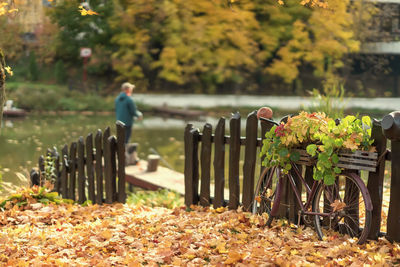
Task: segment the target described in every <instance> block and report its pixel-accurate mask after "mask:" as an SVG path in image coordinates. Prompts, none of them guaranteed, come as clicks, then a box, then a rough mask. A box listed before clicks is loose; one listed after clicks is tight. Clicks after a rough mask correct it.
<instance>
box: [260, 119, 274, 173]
mask: <svg viewBox="0 0 400 267" xmlns="http://www.w3.org/2000/svg"><path fill="white" fill-rule="evenodd" d="M260 125H261V143H260V151H261V149H262V146H263V143H262V142H263V140H264V139H265V134H266V133H267V132H268V131H269V130H271V128H272V127H273V126H274V124H272V123H270V122H267V121H260ZM264 159H265V155H263V156H262V157H261V163H262V162H263V161H264ZM261 165H262V164H261ZM264 168H265V167H264V166H261V169H260V174H261V173H262V172H263V171H264Z"/></svg>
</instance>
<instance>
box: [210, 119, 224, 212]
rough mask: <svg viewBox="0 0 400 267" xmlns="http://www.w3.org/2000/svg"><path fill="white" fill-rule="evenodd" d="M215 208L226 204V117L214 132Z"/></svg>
mask: <svg viewBox="0 0 400 267" xmlns="http://www.w3.org/2000/svg"><path fill="white" fill-rule="evenodd" d="M214 183H215V188H214V200H213V206H214V208H219V207H222V206H223V205H224V187H225V118H220V119H219V121H218V124H217V127H216V129H215V134H214Z"/></svg>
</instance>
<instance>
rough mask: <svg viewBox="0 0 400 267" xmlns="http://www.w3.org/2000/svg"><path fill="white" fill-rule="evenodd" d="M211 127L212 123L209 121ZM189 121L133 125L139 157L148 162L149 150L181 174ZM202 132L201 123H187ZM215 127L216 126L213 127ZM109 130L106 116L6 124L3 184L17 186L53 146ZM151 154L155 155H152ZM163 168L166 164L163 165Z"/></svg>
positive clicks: (149, 120) (0, 148)
mask: <svg viewBox="0 0 400 267" xmlns="http://www.w3.org/2000/svg"><path fill="white" fill-rule="evenodd" d="M208 121H211V122H212V123H214V121H215V119H209V120H208ZM187 123H189V121H183V120H179V119H162V118H158V117H145V119H144V120H143V121H142V122H138V123H137V124H135V126H134V129H133V134H132V138H131V141H132V142H137V143H139V150H138V152H139V157H140V158H143V159H145V158H147V155H148V154H150V150H152V151H154V150H155V151H156V152H157V153H159V154H160V155H161V157H162V158H163V160H164V161H165V162H166V164H168V165H170V166H171V167H172V168H173V169H175V170H177V171H179V172H183V168H184V144H183V134H184V129H185V126H186V124H187ZM190 123H192V124H194V125H195V126H196V127H199V128H202V125H203V124H204V122H198V121H190ZM215 124H216V123H215ZM107 126H110V127H111V134H113V135H115V134H116V129H115V118H114V115H113V114H109V115H88V116H83V115H52V116H51V115H34V116H28V117H27V118H24V119H18V120H12V121H10V120H6V121H5V122H4V126H3V128H2V130H1V134H0V171H1V172H2V173H3V180H4V181H6V182H11V183H13V184H18V179H17V173H21V174H23V175H25V176H28V175H29V171H30V170H31V169H32V167H37V160H38V158H39V156H40V155H44V154H45V153H46V150H47V148H52V147H53V146H55V147H56V148H57V149H58V151H61V148H62V147H63V146H64V144H68V146H69V145H70V144H71V142H75V141H77V140H78V138H79V137H80V136H83V137H84V138H86V136H87V134H89V133H93V134H95V133H96V131H97V129H101V130H102V131H104V129H105V128H106V127H107ZM153 153H154V152H153ZM164 165H165V164H164Z"/></svg>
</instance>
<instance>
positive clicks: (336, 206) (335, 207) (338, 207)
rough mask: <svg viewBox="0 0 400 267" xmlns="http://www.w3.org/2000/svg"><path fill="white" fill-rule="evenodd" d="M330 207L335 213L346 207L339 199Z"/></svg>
mask: <svg viewBox="0 0 400 267" xmlns="http://www.w3.org/2000/svg"><path fill="white" fill-rule="evenodd" d="M331 207H332V208H333V212H335V211H341V210H342V209H344V208H345V207H346V203H344V202H342V201H340V200H339V199H336V200H335V201H334V202H333V203H332V204H331Z"/></svg>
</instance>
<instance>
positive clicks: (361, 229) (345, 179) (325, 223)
mask: <svg viewBox="0 0 400 267" xmlns="http://www.w3.org/2000/svg"><path fill="white" fill-rule="evenodd" d="M363 192H366V188H365V185H364V183H363V182H362V180H361V179H360V178H359V176H357V175H356V174H343V175H341V176H340V177H339V179H338V180H337V181H336V183H335V184H334V185H332V186H326V185H323V184H321V185H320V186H319V188H318V190H317V193H316V195H315V199H314V202H313V211H314V212H317V213H320V212H321V210H322V209H323V212H324V213H327V215H326V216H321V215H318V216H315V220H314V224H315V228H316V231H317V233H318V235H319V237H320V238H322V237H323V236H324V235H329V234H332V233H331V232H330V231H325V230H324V229H326V230H329V229H332V230H335V231H336V230H338V231H339V232H341V233H344V234H348V235H350V236H352V237H359V241H358V242H359V243H360V244H361V243H363V242H365V240H366V238H367V235H368V232H369V227H370V223H371V222H370V219H371V211H368V210H366V204H365V203H366V201H367V200H368V201H370V199H369V196H368V195H366V194H365V193H363ZM328 214H329V215H328Z"/></svg>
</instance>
